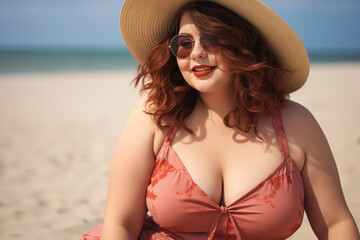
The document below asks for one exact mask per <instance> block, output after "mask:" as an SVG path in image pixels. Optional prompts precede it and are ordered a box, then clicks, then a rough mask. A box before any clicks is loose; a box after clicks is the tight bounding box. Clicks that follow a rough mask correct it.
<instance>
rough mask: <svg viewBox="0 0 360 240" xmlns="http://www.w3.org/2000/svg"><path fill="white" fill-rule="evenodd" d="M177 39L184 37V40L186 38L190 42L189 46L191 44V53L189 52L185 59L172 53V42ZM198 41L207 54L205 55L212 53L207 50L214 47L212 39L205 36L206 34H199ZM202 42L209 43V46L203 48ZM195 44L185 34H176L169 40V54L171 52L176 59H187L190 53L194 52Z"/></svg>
mask: <svg viewBox="0 0 360 240" xmlns="http://www.w3.org/2000/svg"><path fill="white" fill-rule="evenodd" d="M179 37H186V38H188V39H189V40H190V42H191V44H192V46H191V51H190V52H189V54H188V55H186V56H185V57H179V56H178V54H177V53H176V54H175V53H174V51H173V48H172V47H171V46H172V43H173V41H174V40H176V39H177V38H179ZM204 38H205V39H206V40H204ZM199 41H200V46H201V48H202V49H204V51H205V52H207V53H213V51H211V50H210V51H209V50H207V48H210V49H211V48H213V47H215V41H214V39H213V38H212V37H211V36H209V35H206V34H201V35H200V39H199ZM204 41H206V42H209V43H210V45H209V46H208V47H204V45H203V44H204ZM195 42H196V41H195V40H192V39H191V37H190V36H188V35H186V34H178V35H175V36H174V37H172V38H171V40H170V45H169V48H170V52H171V53H172V54H173V55H174V56H175V57H176V58H187V57H188V56H190V54H191V53H192V51H193V50H194V45H195ZM178 49H179V47H178Z"/></svg>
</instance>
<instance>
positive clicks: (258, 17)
mask: <svg viewBox="0 0 360 240" xmlns="http://www.w3.org/2000/svg"><path fill="white" fill-rule="evenodd" d="M191 1H193V0H181V1H179V0H126V1H125V3H124V5H123V7H122V9H121V14H120V28H121V33H122V37H123V39H124V41H125V43H126V45H127V47H128V49H129V51H130V52H131V54H132V55H133V56H134V57H135V59H136V60H137V61H139V63H140V64H143V63H144V62H145V61H146V59H147V57H148V54H149V52H150V51H151V49H152V48H153V47H154V46H155V44H156V43H158V42H159V41H161V40H163V39H164V37H165V36H166V34H167V33H168V32H169V30H170V28H171V27H172V25H173V24H174V19H175V16H176V13H177V12H178V11H179V9H180V8H181V7H182V6H183V5H184V4H186V3H187V2H191ZM211 1H212V2H215V3H218V4H220V5H222V6H224V7H226V8H228V9H230V10H232V11H233V12H235V13H237V14H238V15H239V16H241V17H242V18H244V19H245V20H247V21H248V22H250V23H251V24H252V25H253V26H255V27H256V28H257V29H258V30H259V31H260V32H261V34H262V35H263V37H264V39H265V40H266V41H267V42H268V44H269V46H270V47H271V48H272V49H273V52H274V53H275V54H276V55H277V57H278V60H279V62H280V65H281V67H282V68H284V69H286V70H288V73H287V74H285V75H284V77H283V79H281V81H282V85H283V90H284V91H285V92H286V93H291V92H294V91H296V90H297V89H299V88H300V87H301V86H303V85H304V83H305V82H306V80H307V77H308V75H309V68H310V63H309V57H308V54H307V51H306V49H305V46H304V44H303V43H302V41H301V40H300V38H299V37H298V35H297V34H296V33H295V31H294V30H293V29H292V28H291V27H290V26H289V25H288V24H287V23H286V22H285V21H284V20H283V19H282V18H281V17H280V16H279V15H277V14H276V13H275V12H274V11H273V10H271V9H270V8H269V7H267V6H266V5H265V4H263V3H262V2H260V1H258V0H211Z"/></svg>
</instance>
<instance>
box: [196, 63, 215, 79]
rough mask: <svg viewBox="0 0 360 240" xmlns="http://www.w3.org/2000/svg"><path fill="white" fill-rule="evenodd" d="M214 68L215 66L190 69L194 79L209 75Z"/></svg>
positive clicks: (198, 66)
mask: <svg viewBox="0 0 360 240" xmlns="http://www.w3.org/2000/svg"><path fill="white" fill-rule="evenodd" d="M215 68H216V67H215V66H209V65H196V66H194V67H193V68H192V69H191V71H192V72H193V73H194V75H195V76H196V77H204V76H206V75H208V74H210V73H211V72H212V71H213V70H214V69H215Z"/></svg>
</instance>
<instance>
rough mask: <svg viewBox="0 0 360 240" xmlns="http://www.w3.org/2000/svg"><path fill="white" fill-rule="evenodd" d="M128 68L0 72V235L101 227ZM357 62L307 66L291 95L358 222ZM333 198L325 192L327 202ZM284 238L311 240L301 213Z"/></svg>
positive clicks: (68, 235)
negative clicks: (329, 154) (330, 160)
mask: <svg viewBox="0 0 360 240" xmlns="http://www.w3.org/2000/svg"><path fill="white" fill-rule="evenodd" d="M134 75H135V71H130V70H129V71H96V72H95V71H94V72H91V71H88V72H66V73H65V72H62V73H28V74H20V73H19V74H2V75H0V239H4V240H20V239H21V240H24V239H26V240H41V239H46V240H47V239H51V240H64V239H78V238H79V237H80V236H81V235H82V233H83V232H85V231H89V230H91V229H92V228H93V227H95V226H96V225H98V224H100V223H101V221H102V217H103V214H104V210H105V201H106V192H107V181H108V168H109V162H110V158H111V154H112V150H113V147H114V144H115V141H116V139H117V137H118V135H119V133H120V131H121V129H122V126H123V124H124V122H125V121H126V119H127V117H128V115H129V114H130V112H131V110H132V108H133V107H134V106H135V104H136V102H137V99H138V96H139V95H138V92H137V90H136V89H134V88H132V87H129V83H130V81H131V79H132V78H133V77H134ZM359 92H360V63H346V64H316V65H312V68H311V73H310V77H309V80H308V82H307V83H306V84H305V86H304V87H303V88H302V89H300V90H299V91H298V92H296V93H294V94H292V95H291V99H293V100H295V101H298V102H299V103H301V104H303V105H304V106H306V107H307V108H308V109H309V110H310V111H311V112H312V113H313V115H314V116H315V117H316V119H317V120H318V122H319V123H320V125H321V126H322V128H323V130H324V132H325V134H326V136H327V138H328V141H329V143H330V145H331V148H332V151H333V154H334V156H335V159H336V162H337V165H338V170H339V173H340V178H341V182H342V186H343V190H344V194H345V197H346V200H347V203H348V206H349V208H350V210H351V212H352V214H353V216H354V218H355V220H356V222H357V224H358V225H359V224H360V190H359V186H358V184H359V182H360V174H359V173H360V106H359V104H360V94H359ZM329 201H331V199H329ZM290 239H293V240H303V239H316V238H315V236H314V234H313V233H312V231H311V229H310V226H309V224H308V222H307V221H306V219H305V220H304V223H303V226H302V227H301V229H300V230H299V231H298V232H297V233H295V234H294V235H293V236H292V237H291V238H290Z"/></svg>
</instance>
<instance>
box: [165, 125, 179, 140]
mask: <svg viewBox="0 0 360 240" xmlns="http://www.w3.org/2000/svg"><path fill="white" fill-rule="evenodd" d="M176 131H177V125H173V126H172V127H171V128H170V130H169V132H168V134H167V135H166V138H165V143H167V144H170V143H171V140H172V139H173V137H174V135H175V133H176Z"/></svg>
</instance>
